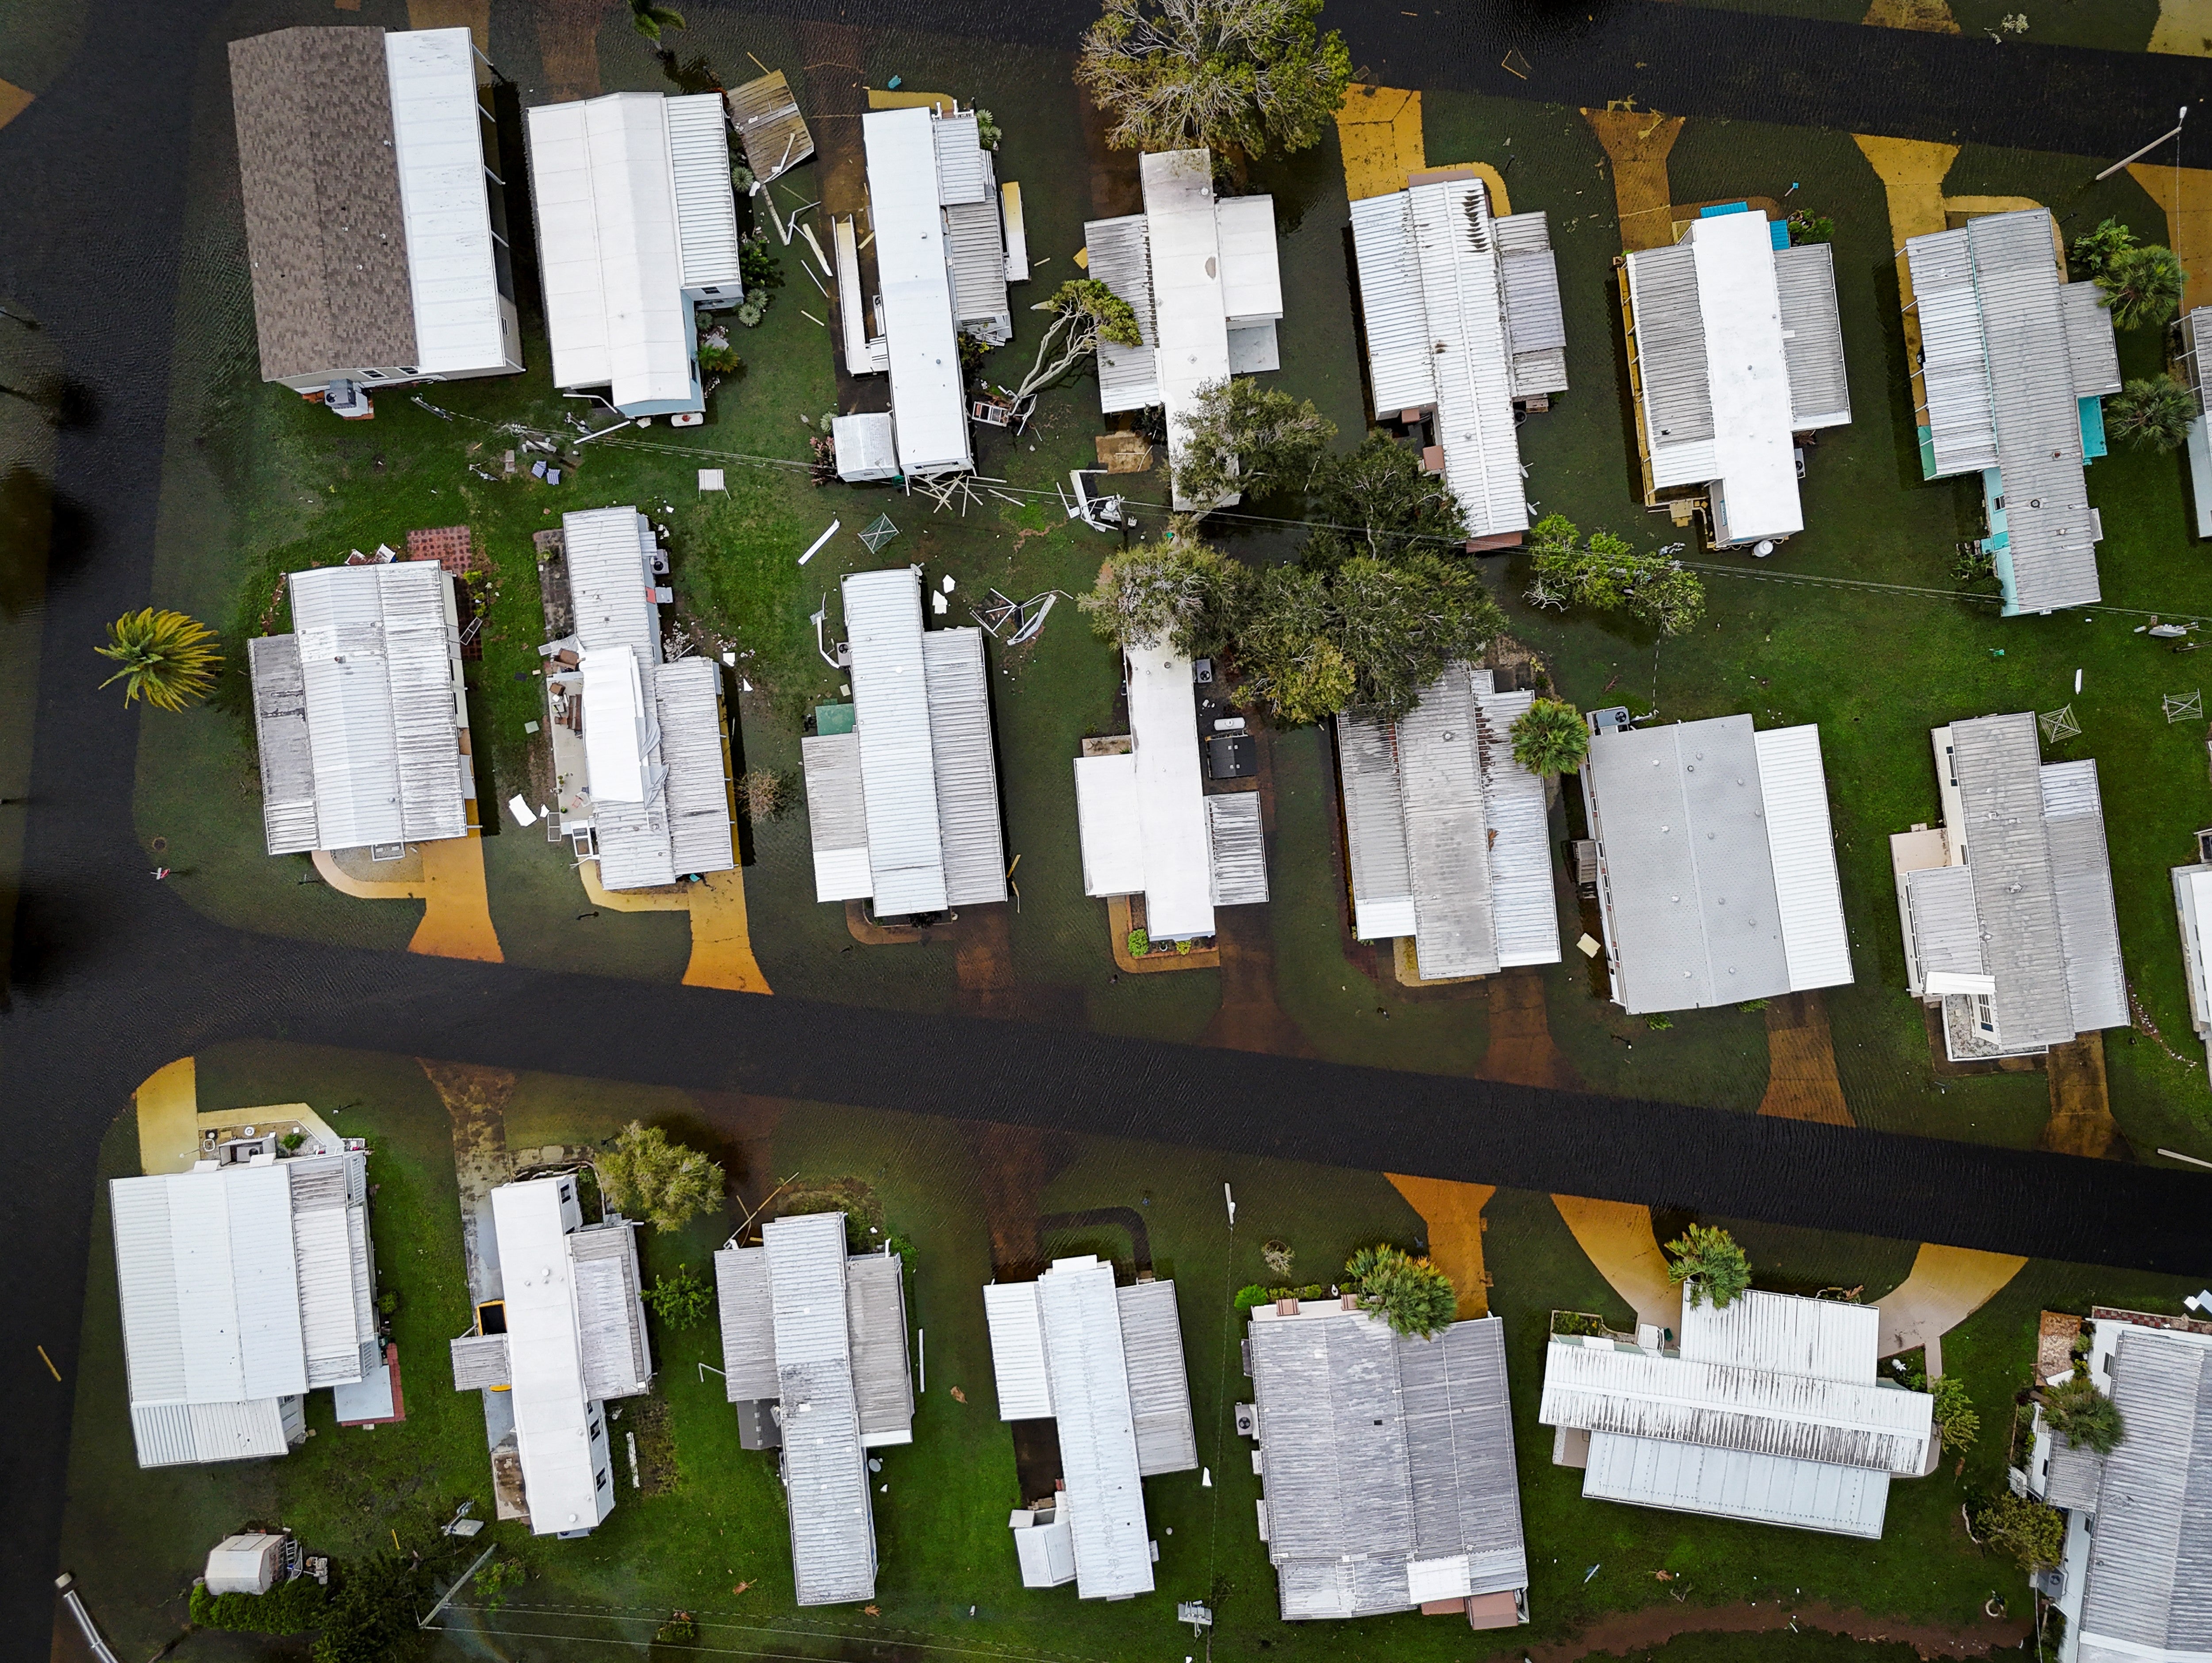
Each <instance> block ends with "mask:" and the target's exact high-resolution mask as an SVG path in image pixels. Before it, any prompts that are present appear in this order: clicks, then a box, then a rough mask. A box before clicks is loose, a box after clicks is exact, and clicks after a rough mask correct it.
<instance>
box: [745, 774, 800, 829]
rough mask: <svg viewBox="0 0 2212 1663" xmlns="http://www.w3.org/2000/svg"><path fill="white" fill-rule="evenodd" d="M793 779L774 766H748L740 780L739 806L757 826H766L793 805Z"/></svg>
mask: <svg viewBox="0 0 2212 1663" xmlns="http://www.w3.org/2000/svg"><path fill="white" fill-rule="evenodd" d="M791 783H792V782H791V780H790V779H789V778H788V777H787V775H784V774H778V773H776V772H775V770H774V769H772V768H747V769H746V770H745V771H744V774H743V775H742V776H741V777H740V778H739V779H738V807H740V808H741V809H743V810H744V814H745V818H746V820H747V821H748V822H750V823H751V824H753V825H756V826H765V825H766V824H768V822H769V821H771V820H775V819H777V818H779V817H780V816H781V815H782V813H783V811H784V810H786V809H787V808H789V807H790V806H791V796H792V792H791Z"/></svg>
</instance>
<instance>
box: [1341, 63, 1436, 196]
mask: <svg viewBox="0 0 2212 1663" xmlns="http://www.w3.org/2000/svg"><path fill="white" fill-rule="evenodd" d="M1336 137H1337V143H1338V144H1339V145H1340V148H1341V149H1343V152H1344V188H1345V194H1346V196H1347V197H1350V198H1351V199H1352V201H1353V202H1361V201H1364V200H1365V199H1366V198H1367V197H1387V196H1389V195H1390V193H1391V192H1393V191H1402V190H1404V189H1405V188H1406V175H1407V173H1418V172H1419V170H1420V169H1421V168H1423V167H1426V166H1427V165H1428V164H1427V159H1426V153H1425V152H1424V151H1423V149H1422V148H1421V95H1420V94H1419V93H1416V92H1407V91H1405V90H1404V89H1402V88H1397V87H1361V86H1353V87H1351V88H1346V92H1345V97H1344V103H1343V105H1342V106H1341V107H1340V108H1339V109H1338V111H1337V112H1336Z"/></svg>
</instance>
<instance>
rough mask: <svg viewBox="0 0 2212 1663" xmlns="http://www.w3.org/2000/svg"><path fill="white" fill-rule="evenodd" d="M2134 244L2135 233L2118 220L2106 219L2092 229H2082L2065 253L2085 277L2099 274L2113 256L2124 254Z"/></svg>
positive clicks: (2110, 262) (2110, 261)
mask: <svg viewBox="0 0 2212 1663" xmlns="http://www.w3.org/2000/svg"><path fill="white" fill-rule="evenodd" d="M2134 246H2136V234H2135V233H2134V232H2132V231H2130V230H2129V229H2128V228H2127V227H2126V226H2124V225H2122V224H2121V223H2120V222H2118V220H2110V219H2108V220H2106V222H2104V223H2103V224H2101V225H2100V226H2099V227H2098V228H2096V229H2095V230H2093V231H2084V232H2083V233H2082V234H2081V235H2080V236H2078V237H2076V238H2075V239H2074V246H2072V247H2071V248H2069V249H2068V250H2067V251H2066V252H2067V255H2068V257H2069V258H2070V259H2071V260H2072V262H2073V264H2074V267H2075V270H2077V271H2079V272H2080V273H2081V275H2082V276H2085V277H2095V276H2100V275H2101V274H2102V273H2103V271H2104V270H2105V268H2106V266H2107V265H2109V264H2112V259H2113V258H2114V257H2115V256H2117V255H2120V254H2124V253H2126V252H2128V251H2129V250H2130V249H2131V248H2133V247H2134Z"/></svg>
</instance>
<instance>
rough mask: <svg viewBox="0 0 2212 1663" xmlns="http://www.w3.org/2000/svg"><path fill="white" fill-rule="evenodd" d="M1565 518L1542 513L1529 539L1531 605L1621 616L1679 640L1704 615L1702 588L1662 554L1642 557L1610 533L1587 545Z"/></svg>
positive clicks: (1594, 536) (1593, 535)
mask: <svg viewBox="0 0 2212 1663" xmlns="http://www.w3.org/2000/svg"><path fill="white" fill-rule="evenodd" d="M1581 537H1582V534H1581V532H1580V531H1579V530H1577V527H1576V525H1575V523H1574V521H1572V520H1571V519H1568V518H1567V517H1566V516H1565V514H1546V515H1545V516H1544V517H1543V519H1540V520H1538V521H1537V522H1536V526H1535V530H1534V531H1533V532H1532V533H1531V534H1530V540H1529V553H1530V555H1531V560H1530V567H1529V574H1530V579H1531V581H1530V583H1529V585H1528V594H1527V599H1528V604H1530V605H1531V606H1549V607H1554V608H1559V609H1565V608H1566V607H1569V606H1587V607H1591V608H1593V609H1595V610H1598V611H1601V612H1604V611H1622V612H1626V613H1627V614H1628V615H1629V616H1631V617H1632V618H1634V619H1636V620H1637V622H1639V623H1648V624H1650V625H1651V626H1652V627H1653V628H1656V629H1657V630H1658V632H1659V633H1660V634H1662V635H1679V634H1681V633H1682V632H1683V631H1684V630H1686V629H1688V628H1690V627H1691V626H1692V625H1693V624H1694V623H1696V622H1697V621H1698V620H1699V618H1700V617H1701V616H1704V614H1705V585H1704V584H1703V583H1701V582H1700V581H1699V579H1698V574H1696V573H1694V572H1690V571H1686V570H1684V569H1683V567H1682V565H1681V563H1680V561H1675V560H1673V559H1670V558H1669V557H1668V556H1667V555H1659V554H1646V553H1642V552H1639V551H1638V550H1637V549H1634V548H1632V547H1631V546H1630V545H1629V543H1627V542H1626V540H1625V539H1624V538H1621V537H1615V536H1613V533H1611V532H1610V531H1595V532H1592V533H1591V535H1590V539H1589V542H1588V543H1583V541H1582V540H1581Z"/></svg>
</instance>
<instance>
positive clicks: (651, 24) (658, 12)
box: [629, 0, 685, 46]
mask: <svg viewBox="0 0 2212 1663" xmlns="http://www.w3.org/2000/svg"><path fill="white" fill-rule="evenodd" d="M629 26H630V27H632V28H634V29H635V30H636V31H637V32H638V33H640V34H641V35H643V36H644V37H645V38H646V39H647V40H650V41H651V42H653V45H654V46H659V44H660V32H661V30H663V29H680V28H683V27H685V25H684V14H683V13H682V12H680V11H676V10H674V9H671V8H670V7H667V6H661V5H656V4H654V3H653V0H629Z"/></svg>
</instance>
